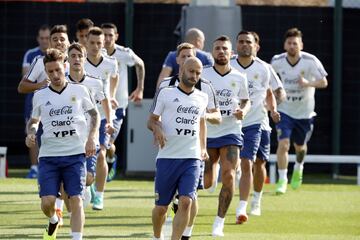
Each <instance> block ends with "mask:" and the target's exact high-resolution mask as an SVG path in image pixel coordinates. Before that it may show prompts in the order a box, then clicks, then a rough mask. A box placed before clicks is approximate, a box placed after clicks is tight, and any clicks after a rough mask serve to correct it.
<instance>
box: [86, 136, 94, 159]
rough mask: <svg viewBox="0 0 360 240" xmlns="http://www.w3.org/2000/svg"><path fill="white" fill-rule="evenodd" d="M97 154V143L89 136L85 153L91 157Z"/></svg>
mask: <svg viewBox="0 0 360 240" xmlns="http://www.w3.org/2000/svg"><path fill="white" fill-rule="evenodd" d="M95 154H96V145H95V140H94V139H93V138H88V140H87V141H86V145H85V155H86V157H91V156H94V155H95Z"/></svg>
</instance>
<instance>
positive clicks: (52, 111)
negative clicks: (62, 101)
mask: <svg viewBox="0 0 360 240" xmlns="http://www.w3.org/2000/svg"><path fill="white" fill-rule="evenodd" d="M72 111H73V110H72V106H64V107H62V108H58V109H54V108H52V109H50V111H49V115H50V117H52V116H58V115H67V114H71V113H72Z"/></svg>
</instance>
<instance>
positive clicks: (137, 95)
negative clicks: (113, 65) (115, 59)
mask: <svg viewBox="0 0 360 240" xmlns="http://www.w3.org/2000/svg"><path fill="white" fill-rule="evenodd" d="M134 61H135V71H136V77H137V86H136V89H135V90H134V91H133V92H132V93H131V94H130V96H129V99H130V100H131V101H133V102H141V100H142V99H143V92H144V82H145V64H144V61H143V60H142V59H141V58H140V57H138V56H137V55H136V54H134Z"/></svg>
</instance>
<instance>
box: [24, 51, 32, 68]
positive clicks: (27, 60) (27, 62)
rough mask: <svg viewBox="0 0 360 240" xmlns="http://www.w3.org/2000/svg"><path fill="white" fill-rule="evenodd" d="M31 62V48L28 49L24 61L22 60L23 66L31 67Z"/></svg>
mask: <svg viewBox="0 0 360 240" xmlns="http://www.w3.org/2000/svg"><path fill="white" fill-rule="evenodd" d="M30 64H31V62H29V50H28V51H26V53H25V55H24V58H23V62H22V67H29V66H30Z"/></svg>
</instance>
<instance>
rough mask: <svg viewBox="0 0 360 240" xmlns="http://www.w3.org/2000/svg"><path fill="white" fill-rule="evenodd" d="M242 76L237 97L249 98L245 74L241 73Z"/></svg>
mask: <svg viewBox="0 0 360 240" xmlns="http://www.w3.org/2000/svg"><path fill="white" fill-rule="evenodd" d="M242 78H243V79H242V81H241V86H240V91H239V95H238V97H239V99H249V88H248V80H247V77H246V76H245V75H243V76H242Z"/></svg>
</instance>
